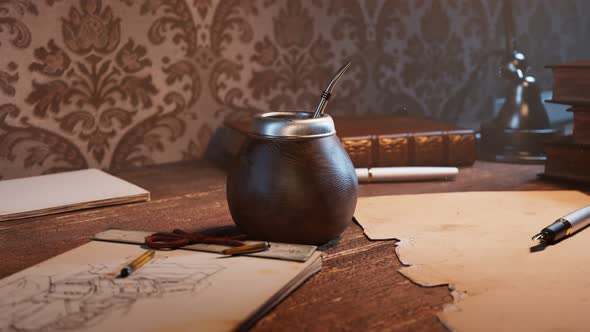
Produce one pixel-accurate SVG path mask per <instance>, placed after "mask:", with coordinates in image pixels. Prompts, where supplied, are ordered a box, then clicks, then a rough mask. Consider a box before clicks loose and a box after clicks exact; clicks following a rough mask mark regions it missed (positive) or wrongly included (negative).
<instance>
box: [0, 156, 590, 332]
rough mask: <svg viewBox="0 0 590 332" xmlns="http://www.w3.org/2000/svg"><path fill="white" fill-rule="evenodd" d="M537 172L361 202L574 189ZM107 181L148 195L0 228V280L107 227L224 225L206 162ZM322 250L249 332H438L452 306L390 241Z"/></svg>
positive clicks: (354, 237) (219, 176)
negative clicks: (415, 276) (422, 282)
mask: <svg viewBox="0 0 590 332" xmlns="http://www.w3.org/2000/svg"><path fill="white" fill-rule="evenodd" d="M542 170H543V167H542V166H538V165H509V164H500V163H488V162H477V163H476V164H475V166H474V167H468V168H463V169H461V171H460V173H459V176H458V178H457V180H456V181H452V182H419V183H390V184H370V185H361V186H360V195H361V196H375V195H387V194H415V193H431V192H452V191H482V190H494V191H495V190H555V189H572V188H573V187H572V185H567V184H564V183H558V182H546V181H542V180H539V179H538V178H537V174H538V173H540V172H542ZM116 175H118V176H120V177H121V178H123V179H126V180H128V181H130V182H132V183H135V184H137V185H139V186H141V187H143V188H145V189H147V190H149V191H150V192H151V193H152V200H151V201H150V202H145V203H138V204H127V205H119V206H114V207H106V208H97V209H90V210H85V211H79V212H71V213H64V214H59V215H53V216H45V217H38V218H31V219H24V220H14V221H6V222H1V223H0V253H1V254H0V257H1V259H0V277H5V276H7V275H10V274H12V273H15V272H17V271H20V270H22V269H24V268H27V267H29V266H32V265H34V264H37V263H39V262H41V261H44V260H46V259H48V258H50V257H53V256H55V255H58V254H61V253H63V252H65V251H67V250H70V249H73V248H75V247H77V246H79V245H81V244H83V243H86V242H88V241H89V238H90V236H92V235H93V234H95V233H98V232H101V231H104V230H106V229H108V228H125V229H137V230H148V231H170V230H172V229H174V228H181V229H184V230H204V229H211V228H215V227H222V228H223V227H224V226H227V227H231V226H232V225H233V222H232V220H231V217H230V215H229V211H228V208H227V204H226V200H225V173H224V172H223V171H222V170H220V169H218V168H215V167H214V166H212V165H211V164H209V163H207V162H205V161H200V162H183V163H175V164H167V165H160V166H150V167H146V168H142V169H138V170H133V171H126V172H120V173H117V174H116ZM573 189H576V188H573ZM577 189H580V188H577ZM23 199H26V198H25V197H23ZM400 208H402V207H400ZM323 250H324V256H323V262H324V263H323V269H322V271H321V272H320V273H319V274H317V275H315V276H314V277H313V278H312V279H310V280H309V281H307V283H305V284H304V285H303V286H302V287H300V288H299V289H298V290H296V291H295V292H294V293H293V294H291V295H290V296H289V297H288V298H287V299H285V300H284V301H283V302H282V303H281V304H279V305H278V306H277V307H275V308H274V309H273V310H272V311H271V312H270V313H269V314H268V315H266V316H265V317H264V318H263V319H261V320H260V321H259V322H258V323H257V324H256V325H255V327H254V330H258V331H270V330H279V329H280V330H292V331H300V330H312V331H325V330H328V329H329V330H367V329H371V330H380V331H383V330H395V331H404V330H405V331H439V330H441V331H442V330H445V328H444V327H443V326H442V325H441V324H440V323H439V322H438V320H437V318H436V316H435V313H436V312H437V311H439V310H441V308H442V306H443V305H444V304H445V303H449V302H451V300H452V298H451V295H450V293H449V291H448V289H447V288H446V287H432V288H424V287H419V286H417V285H415V284H413V283H412V282H411V281H409V280H407V279H405V278H404V277H403V276H402V275H400V274H399V273H397V269H398V268H399V267H400V266H401V264H400V262H399V260H398V259H397V257H396V256H395V253H394V241H370V240H368V239H367V238H366V237H365V236H364V234H363V232H362V230H361V228H360V227H359V226H358V225H356V224H354V223H352V222H351V224H350V226H349V227H348V229H347V230H346V231H345V232H344V234H343V235H342V236H341V238H340V239H338V240H336V241H333V243H330V244H329V245H327V246H326V247H325V248H323Z"/></svg>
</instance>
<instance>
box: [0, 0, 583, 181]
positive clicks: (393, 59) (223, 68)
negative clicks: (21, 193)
mask: <svg viewBox="0 0 590 332" xmlns="http://www.w3.org/2000/svg"><path fill="white" fill-rule="evenodd" d="M514 4H515V8H514V12H515V18H516V20H517V23H516V29H517V31H518V35H517V45H518V46H519V48H520V49H522V50H524V51H525V52H526V54H527V55H528V56H529V58H530V59H531V63H532V65H533V74H534V75H536V76H537V78H538V79H539V80H540V81H541V83H542V85H543V87H545V88H550V86H551V83H550V73H549V72H548V71H547V70H544V69H543V67H542V66H543V65H544V64H547V63H552V62H558V61H560V60H565V59H568V60H569V59H578V58H583V57H586V58H588V57H589V56H590V43H588V40H589V35H590V32H589V31H590V22H589V19H588V18H587V16H588V13H590V5H589V4H588V2H587V1H584V0H560V1H556V0H514ZM500 9H501V8H500V1H498V0H413V1H411V0H403V1H402V0H397V1H377V0H366V1H364V0H348V1H347V0H341V1H337V0H331V1H320V0H289V1H287V0H282V1H281V0H275V1H273V0H245V1H234V0H223V1H221V0H108V1H107V0H102V1H101V0H0V178H13V177H20V176H27V175H35V174H42V173H49V172H56V171H62V170H69V169H77V168H84V167H100V168H107V169H111V170H116V169H122V168H129V167H134V166H138V165H145V164H152V163H163V162H170V161H176V160H181V159H195V158H199V157H200V156H201V155H202V154H203V152H204V150H205V148H206V146H207V143H208V141H209V139H210V137H211V135H212V134H213V132H214V130H215V129H216V128H217V127H218V126H219V125H220V124H221V122H222V121H223V119H224V118H227V117H245V116H249V115H250V114H253V113H256V112H261V111H266V110H279V109H282V110H289V109H308V110H311V109H312V108H313V107H314V106H315V103H316V102H317V98H318V95H319V93H320V92H321V89H322V88H323V87H324V85H325V84H326V82H327V80H328V79H329V77H330V76H331V75H332V73H333V71H334V70H335V69H336V68H338V67H339V66H340V65H341V64H342V63H343V62H344V61H345V60H346V59H349V58H350V59H352V60H353V67H351V70H350V71H349V72H348V73H347V74H346V76H345V78H344V79H343V82H342V83H341V85H340V86H339V88H338V91H337V92H336V94H335V97H334V98H333V100H332V103H331V104H330V109H329V112H330V113H331V114H371V113H394V112H397V111H399V110H400V109H401V108H402V107H406V108H407V110H408V111H409V112H410V113H413V114H424V115H428V116H433V117H437V118H442V119H445V120H447V121H454V122H458V121H463V122H465V121H474V120H475V121H478V120H482V119H486V118H489V117H490V112H491V111H492V108H491V100H492V98H494V97H498V96H501V95H502V90H501V88H502V85H501V81H500V79H498V78H497V76H496V68H497V63H498V61H499V58H498V51H499V50H501V47H502V45H503V40H502V26H503V25H502V21H501V17H500Z"/></svg>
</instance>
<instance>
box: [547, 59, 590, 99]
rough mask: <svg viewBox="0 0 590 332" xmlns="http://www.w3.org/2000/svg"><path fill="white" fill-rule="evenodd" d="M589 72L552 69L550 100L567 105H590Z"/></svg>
mask: <svg viewBox="0 0 590 332" xmlns="http://www.w3.org/2000/svg"><path fill="white" fill-rule="evenodd" d="M589 89H590V70H589V69H580V68H553V96H552V100H554V101H555V102H557V103H560V104H567V105H575V104H580V105H588V104H590V93H588V91H589Z"/></svg>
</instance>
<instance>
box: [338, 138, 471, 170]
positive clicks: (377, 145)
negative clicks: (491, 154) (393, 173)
mask: <svg viewBox="0 0 590 332" xmlns="http://www.w3.org/2000/svg"><path fill="white" fill-rule="evenodd" d="M342 144H343V146H344V148H345V149H346V151H347V152H348V155H349V156H350V159H351V160H352V163H353V164H354V166H355V167H359V168H361V167H363V168H364V167H395V166H469V165H473V163H474V162H475V159H476V155H475V153H476V146H475V134H474V133H473V131H471V130H465V131H461V130H458V131H450V132H426V133H416V134H396V135H381V136H362V137H345V138H342Z"/></svg>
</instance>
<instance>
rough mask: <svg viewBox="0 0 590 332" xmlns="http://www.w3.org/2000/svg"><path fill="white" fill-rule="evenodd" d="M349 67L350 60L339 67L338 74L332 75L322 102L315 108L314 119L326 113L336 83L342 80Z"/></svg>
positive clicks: (323, 93)
mask: <svg viewBox="0 0 590 332" xmlns="http://www.w3.org/2000/svg"><path fill="white" fill-rule="evenodd" d="M348 67H350V61H348V62H347V63H346V64H345V65H344V66H342V67H340V69H338V72H336V75H334V77H332V80H331V81H330V84H328V87H327V88H326V90H324V92H322V97H321V98H320V103H319V104H318V107H317V108H316V109H315V112H313V118H314V119H315V118H319V117H321V116H322V115H324V111H325V110H326V107H327V106H328V100H329V99H330V96H331V95H332V91H333V90H334V87H335V86H336V83H338V81H339V80H340V78H341V77H342V75H344V72H346V70H347V69H348Z"/></svg>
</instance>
